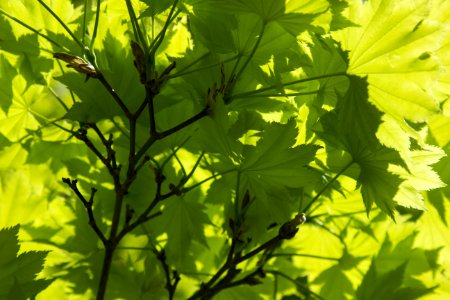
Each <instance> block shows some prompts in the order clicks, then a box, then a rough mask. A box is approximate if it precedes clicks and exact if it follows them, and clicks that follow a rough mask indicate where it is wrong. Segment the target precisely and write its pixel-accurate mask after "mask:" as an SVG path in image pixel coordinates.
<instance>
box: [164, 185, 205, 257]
mask: <svg viewBox="0 0 450 300" xmlns="http://www.w3.org/2000/svg"><path fill="white" fill-rule="evenodd" d="M188 197H189V198H191V197H192V198H193V197H195V195H194V196H192V193H191V194H188ZM158 222H160V224H159V225H158V226H161V228H162V229H163V230H164V231H165V232H166V233H167V236H168V241H167V246H166V250H167V255H168V257H171V258H172V259H174V260H175V263H177V264H179V263H181V262H183V260H185V259H186V257H187V255H188V254H189V248H190V245H191V243H192V242H193V241H196V242H199V243H201V244H202V245H204V246H205V247H207V243H206V239H205V236H204V231H203V228H204V226H205V224H210V223H211V222H210V220H209V217H208V215H207V214H206V213H205V211H204V206H203V205H201V204H199V203H195V202H193V201H192V199H186V198H173V199H170V200H169V201H168V202H167V205H166V206H165V208H164V210H163V215H162V216H161V217H160V218H159V219H158Z"/></svg>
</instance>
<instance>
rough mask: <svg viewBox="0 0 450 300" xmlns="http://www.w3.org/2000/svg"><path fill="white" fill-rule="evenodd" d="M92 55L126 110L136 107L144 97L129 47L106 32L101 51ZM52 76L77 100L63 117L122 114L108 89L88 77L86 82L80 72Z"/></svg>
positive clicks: (98, 117)
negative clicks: (74, 95) (71, 92)
mask: <svg viewBox="0 0 450 300" xmlns="http://www.w3.org/2000/svg"><path fill="white" fill-rule="evenodd" d="M96 57H97V63H98V65H99V67H100V70H101V72H102V74H103V75H104V77H105V78H106V80H107V81H108V82H109V84H110V85H111V86H112V87H113V89H114V91H115V92H116V93H117V94H118V95H119V97H120V98H121V99H122V101H123V102H124V104H125V105H126V106H127V107H128V108H129V109H130V110H132V111H134V110H136V109H137V107H138V106H139V104H140V103H141V101H142V99H144V89H143V88H141V87H140V86H139V79H138V74H137V72H136V70H135V69H134V67H133V62H132V58H131V56H130V51H129V47H125V46H124V45H123V44H122V43H121V42H120V41H119V40H117V39H116V38H115V37H114V36H113V35H112V34H111V33H110V32H109V33H108V34H107V35H106V38H105V40H104V49H103V51H101V52H99V53H98V54H97V56H96ZM56 79H57V80H58V81H60V82H61V83H63V84H64V85H66V86H67V87H68V88H69V89H70V90H71V91H73V92H74V93H75V94H76V95H77V96H78V98H79V99H80V100H81V102H76V103H75V104H74V105H73V106H72V107H71V108H70V110H69V112H68V113H67V114H66V118H68V119H71V120H76V121H83V122H97V121H100V120H102V119H109V118H112V117H114V116H119V115H121V114H122V111H121V109H120V107H119V106H118V104H117V103H115V101H114V99H113V97H112V96H111V94H110V92H109V91H108V90H107V88H106V87H105V86H103V85H102V84H101V83H100V81H98V80H97V79H95V78H91V79H89V80H87V81H86V78H85V76H84V74H80V73H76V72H67V73H65V74H63V75H62V76H60V77H57V78H56Z"/></svg>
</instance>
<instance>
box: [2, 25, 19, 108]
mask: <svg viewBox="0 0 450 300" xmlns="http://www.w3.org/2000/svg"><path fill="white" fill-rule="evenodd" d="M0 20H1V19H0ZM0 39H1V37H0ZM16 75H17V71H16V69H15V68H14V67H13V66H12V65H11V64H10V63H9V61H8V60H7V59H6V57H5V56H4V55H3V54H0V80H2V81H4V80H5V81H11V82H12V80H13V78H14V76H16ZM0 99H1V100H2V101H1V102H0V107H1V109H2V110H3V111H4V112H7V111H8V109H9V107H10V106H11V104H12V102H13V88H12V85H11V84H2V85H1V86H0Z"/></svg>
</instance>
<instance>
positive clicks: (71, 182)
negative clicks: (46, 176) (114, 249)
mask: <svg viewBox="0 0 450 300" xmlns="http://www.w3.org/2000/svg"><path fill="white" fill-rule="evenodd" d="M62 181H63V182H64V183H65V184H67V185H68V186H69V187H70V188H71V189H72V191H74V193H75V195H77V197H78V199H80V200H81V202H82V203H83V205H84V207H85V208H86V211H87V214H88V218H89V225H90V226H91V227H92V229H93V230H94V232H95V233H96V234H97V236H98V237H99V239H100V240H101V241H102V243H103V245H106V243H107V240H106V237H105V235H104V234H103V232H102V231H101V230H100V228H99V227H98V226H97V222H96V221H95V217H94V212H93V210H92V205H93V203H94V196H95V193H96V192H97V189H95V188H91V195H90V197H89V200H86V198H84V196H83V194H82V193H81V192H80V190H79V189H78V186H77V183H78V181H77V180H70V179H69V178H63V179H62Z"/></svg>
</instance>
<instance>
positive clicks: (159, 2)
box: [140, 0, 174, 18]
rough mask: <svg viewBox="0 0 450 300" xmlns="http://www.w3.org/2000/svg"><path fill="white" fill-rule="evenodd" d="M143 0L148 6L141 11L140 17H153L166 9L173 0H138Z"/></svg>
mask: <svg viewBox="0 0 450 300" xmlns="http://www.w3.org/2000/svg"><path fill="white" fill-rule="evenodd" d="M140 1H141V2H144V3H145V4H147V5H148V6H149V7H148V8H147V9H146V10H144V11H143V12H142V14H141V15H140V18H142V17H155V16H156V15H158V14H160V13H162V12H164V11H165V10H166V9H168V8H169V7H170V6H171V5H172V4H173V2H174V1H173V0H140Z"/></svg>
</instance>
